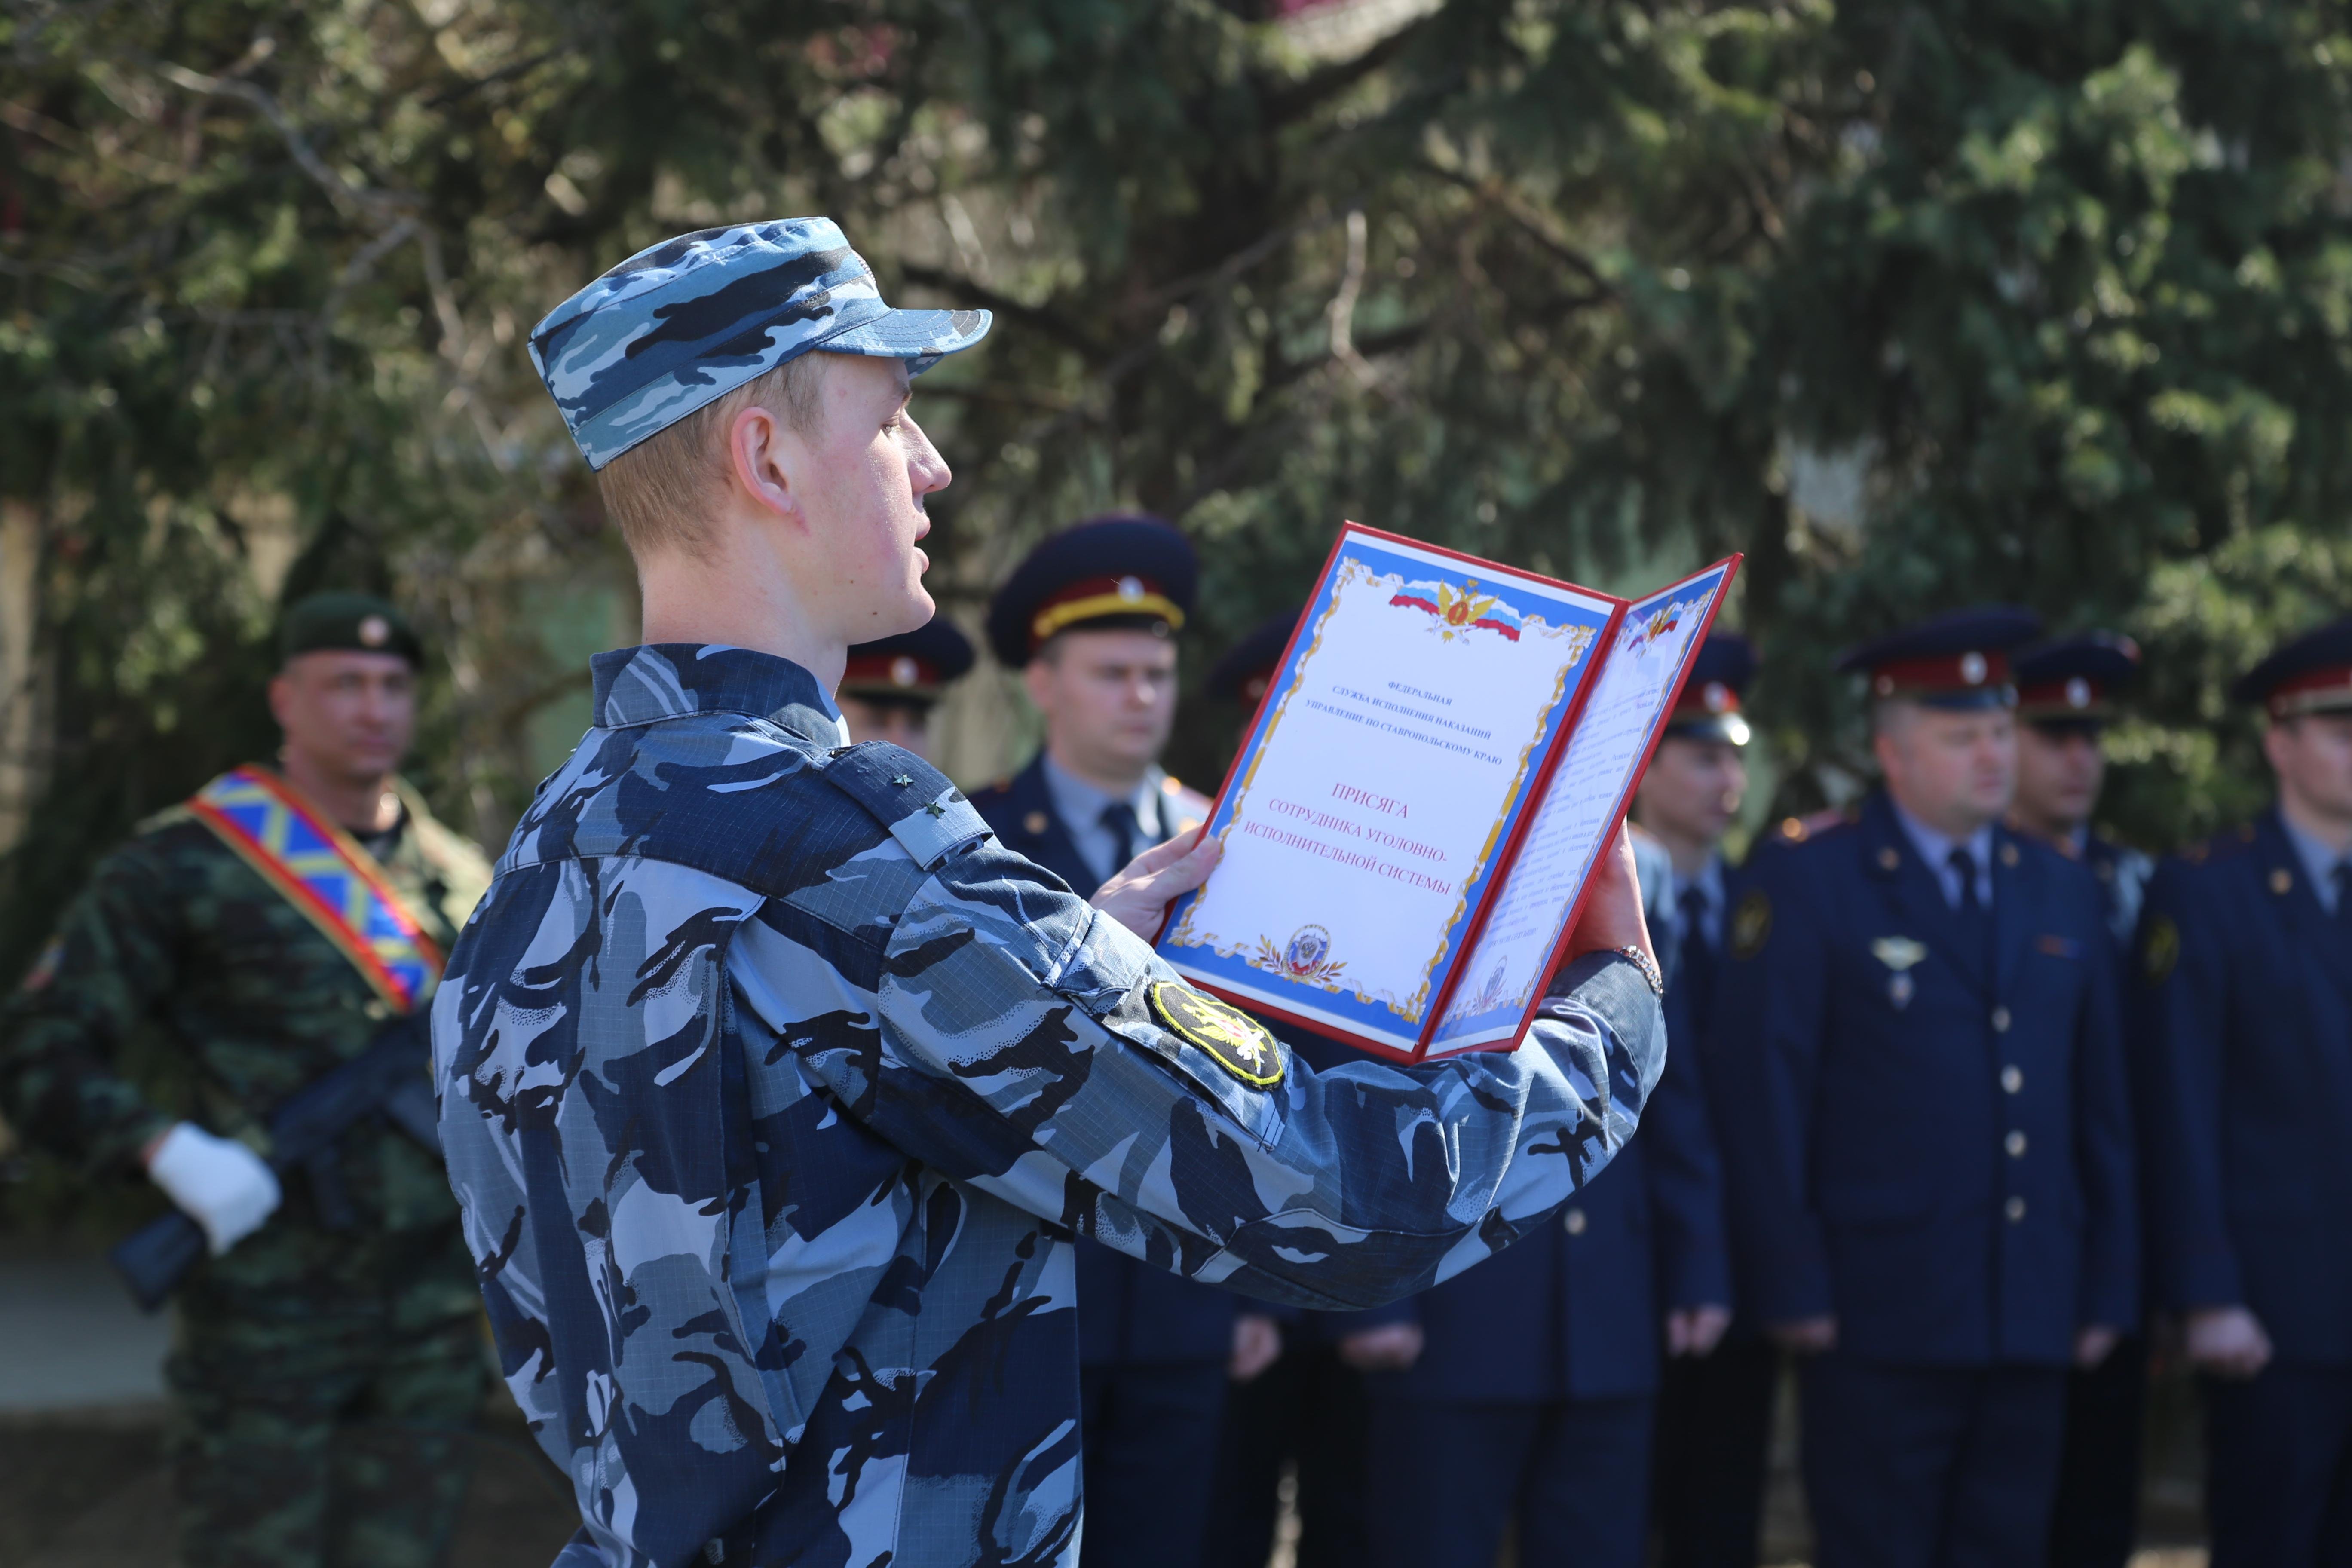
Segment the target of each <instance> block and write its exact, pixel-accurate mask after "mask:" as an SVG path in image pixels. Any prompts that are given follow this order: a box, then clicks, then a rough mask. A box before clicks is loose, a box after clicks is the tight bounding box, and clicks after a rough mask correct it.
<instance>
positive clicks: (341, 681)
mask: <svg viewBox="0 0 2352 1568" xmlns="http://www.w3.org/2000/svg"><path fill="white" fill-rule="evenodd" d="M269 711H270V714H271V716H272V717H274V718H275V719H277V721H278V729H279V730H281V731H284V732H285V736H286V746H287V749H288V750H289V751H290V752H299V754H300V755H301V756H303V757H304V758H305V759H307V760H308V761H309V762H310V764H311V765H312V766H313V767H315V768H317V769H318V770H319V771H320V772H321V773H326V774H327V775H328V776H329V777H331V778H340V779H345V780H348V781H350V782H352V783H353V784H366V783H369V782H371V781H373V780H376V779H380V778H382V777H383V776H384V775H385V774H386V773H391V772H392V771H393V770H394V768H397V767H398V766H399V765H400V759H401V758H403V757H404V756H406V755H407V754H408V742H410V740H412V739H413V738H414V737H415V733H416V672H415V670H413V669H411V668H409V667H408V661H407V660H406V659H404V658H401V657H400V656H399V655H397V654H389V653H359V652H355V651H346V650H343V649H341V648H329V649H321V650H320V651H319V652H316V653H298V654H296V655H295V656H294V657H293V658H289V659H288V660H287V661H286V668H284V669H282V670H280V671H278V675H277V677H276V678H275V679H272V680H271V681H270V683H269Z"/></svg>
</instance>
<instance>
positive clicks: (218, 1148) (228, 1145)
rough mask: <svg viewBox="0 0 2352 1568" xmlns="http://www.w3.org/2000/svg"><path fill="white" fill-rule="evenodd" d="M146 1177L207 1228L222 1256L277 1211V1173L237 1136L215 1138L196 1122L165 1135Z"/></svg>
mask: <svg viewBox="0 0 2352 1568" xmlns="http://www.w3.org/2000/svg"><path fill="white" fill-rule="evenodd" d="M147 1174H148V1177H149V1178H150V1179H151V1180H152V1181H153V1182H154V1184H156V1185H157V1186H159V1187H161V1188H163V1191H164V1192H166V1193H168V1194H171V1198H172V1201H173V1203H175V1204H177V1205H180V1209H181V1212H183V1213H184V1214H185V1215H187V1216H188V1217H189V1218H190V1219H192V1220H194V1221H195V1222H196V1223H197V1224H198V1225H200V1226H204V1227H205V1240H206V1241H207V1242H209V1243H211V1245H212V1254H213V1256H214V1257H215V1258H218V1257H219V1256H220V1255H221V1254H222V1253H224V1252H226V1251H227V1250H228V1249H229V1248H230V1247H235V1246H236V1244H237V1243H238V1242H240V1241H243V1240H244V1239H245V1238H246V1237H248V1236H251V1235H252V1234H253V1233H254V1232H255V1231H257V1230H259V1229H260V1228H261V1222H262V1221H263V1220H266V1219H268V1217H269V1216H270V1215H272V1214H274V1213H275V1212H277V1208H278V1198H279V1196H280V1194H279V1192H278V1173H276V1172H275V1171H272V1170H271V1169H270V1168H269V1166H268V1163H267V1162H266V1161H264V1160H263V1159H262V1157H261V1156H260V1155H258V1154H257V1153H255V1152H253V1151H252V1150H250V1149H248V1148H247V1147H246V1146H245V1145H244V1144H242V1143H240V1142H237V1141H236V1139H234V1138H215V1137H214V1136H213V1135H212V1134H211V1133H209V1132H207V1131H205V1130H204V1129H203V1128H201V1127H198V1126H197V1125H196V1124H195V1123H194V1122H192V1121H183V1122H181V1123H179V1124H178V1125H177V1126H175V1127H173V1129H172V1130H171V1131H169V1132H166V1133H165V1134H163V1142H161V1143H159V1144H157V1145H156V1146H155V1152H154V1153H153V1154H152V1156H150V1157H149V1159H148V1161H147Z"/></svg>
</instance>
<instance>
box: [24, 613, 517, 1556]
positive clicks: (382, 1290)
mask: <svg viewBox="0 0 2352 1568" xmlns="http://www.w3.org/2000/svg"><path fill="white" fill-rule="evenodd" d="M281 646H282V647H283V650H284V654H285V659H284V664H283V667H282V668H281V669H280V671H279V673H278V677H277V679H274V680H273V681H272V682H271V683H270V704H271V708H272V710H273V711H274V712H275V713H276V715H277V717H278V723H279V725H280V726H281V728H282V729H283V731H284V732H285V748H284V750H283V752H281V753H280V769H279V771H278V773H273V774H271V775H269V777H270V778H271V779H273V780H275V781H276V782H277V783H278V784H282V785H284V786H288V787H289V788H290V789H291V790H292V791H293V792H295V795H296V796H297V797H298V798H299V799H300V800H301V801H302V802H303V803H304V804H305V805H307V806H308V807H309V808H310V814H311V816H312V817H313V818H314V819H316V820H318V821H320V822H322V823H331V824H333V825H335V826H340V827H341V829H342V830H343V832H344V833H345V834H346V835H347V836H348V838H347V840H346V842H347V843H350V844H352V846H353V852H354V853H356V854H357V855H359V856H362V857H364V858H365V863H366V865H368V866H369V867H372V868H374V869H375V870H376V871H378V872H379V873H380V876H381V880H382V883H383V885H385V886H387V887H388V888H389V889H390V891H391V893H392V894H393V896H394V898H396V899H397V900H398V902H399V903H400V905H401V906H403V907H404V909H405V910H407V911H408V912H409V914H411V915H412V916H413V917H414V918H415V921H416V923H417V924H418V925H419V926H421V927H422V932H421V934H422V936H423V938H424V939H425V942H426V943H429V944H431V949H432V951H433V952H436V953H437V952H446V951H447V944H448V943H449V942H450V941H451V940H453V939H454V938H455V936H456V935H457V928H458V926H459V925H460V924H462V923H463V921H464V920H465V918H466V915H467V911H468V910H471V909H472V907H473V904H474V901H475V900H477V899H478V897H479V896H480V895H481V892H482V890H483V889H484V887H485V886H486V885H487V884H488V866H487V865H486V864H485V863H484V862H483V860H482V858H481V856H480V855H479V854H478V853H477V852H476V851H475V849H474V848H473V847H472V846H471V845H468V844H467V843H466V842H464V841H463V840H462V839H460V838H458V837H457V836H456V835H454V834H452V833H450V832H449V831H448V830H447V829H446V828H445V827H443V826H441V825H440V824H438V823H436V822H435V821H434V820H433V818H432V816H430V815H429V814H428V813H427V812H426V811H425V806H424V804H423V802H421V801H420V800H418V799H417V797H416V796H415V795H414V794H413V793H412V792H410V791H409V790H408V789H407V788H405V787H404V785H402V784H400V783H399V782H398V781H397V780H396V779H395V778H394V775H393V769H394V766H395V765H396V764H397V763H398V762H399V760H400V757H401V754H402V753H403V752H405V751H406V749H407V746H408V741H409V737H410V734H411V731H413V729H414V718H415V699H414V695H413V689H414V686H415V667H416V664H417V661H418V658H419V648H418V646H417V642H416V638H415V634H414V633H413V632H412V631H411V630H410V629H409V628H408V626H406V624H405V623H404V622H403V621H402V619H401V618H400V616H398V614H397V613H396V612H395V611H394V609H393V607H392V606H391V605H387V604H384V603H383V602H382V601H381V600H377V599H373V598H370V597H367V596H364V595H319V596H317V597H314V598H311V599H308V600H305V601H303V602H302V603H300V604H299V605H295V606H293V607H292V609H290V610H289V612H288V614H287V616H286V621H285V625H284V628H283V633H282V642H281ZM255 771H256V770H240V773H253V772H255ZM238 777H239V775H238V774H231V775H228V779H227V780H225V781H221V782H219V783H216V784H214V785H211V786H207V789H206V791H205V792H203V793H201V794H199V795H198V796H197V797H195V800H194V801H192V802H191V803H190V804H189V805H183V806H175V807H173V809H171V810H169V811H166V812H164V813H163V814H162V815H161V816H156V817H154V818H152V819H151V820H150V821H148V822H147V823H145V824H143V825H142V826H141V828H140V831H139V834H138V836H137V837H135V838H133V839H132V840H131V842H130V843H129V844H127V845H125V846H124V847H121V849H118V850H116V851H115V852H114V853H113V854H111V855H110V856H109V857H108V858H106V859H105V860H103V861H101V862H100V865H99V867H98V869H97V871H96V872H95V873H94V874H93V876H92V877H91V879H90V882H89V887H88V888H87V889H85V890H84V892H83V893H82V895H81V896H80V898H79V899H78V900H76V901H75V903H74V904H73V905H72V906H71V908H70V909H69V910H68V912H67V914H66V917H65V920H64V921H63V923H62V924H61V925H60V926H59V927H58V934H57V936H56V938H55V940H54V941H52V942H51V943H50V944H49V946H48V947H47V950H46V951H45V952H43V953H42V955H41V957H40V958H39V960H38V961H37V963H35V965H34V967H33V969H32V972H31V973H29V974H28V975H27V976H26V979H25V981H24V982H23V984H22V985H21V987H20V988H19V989H18V991H17V992H16V995H15V996H14V997H13V998H11V999H10V1000H9V1002H8V1003H7V1005H6V1007H5V1014H0V1112H5V1115H6V1117H7V1120H8V1121H9V1123H10V1125H12V1126H13V1127H14V1128H15V1129H16V1131H18V1133H19V1134H21V1135H22V1136H23V1138H24V1139H25V1140H26V1142H28V1143H31V1144H33V1145H35V1146H37V1147H40V1148H43V1149H46V1150H47V1151H49V1152H51V1153H53V1154H56V1155H58V1156H59V1157H60V1158H63V1159H66V1160H69V1161H73V1162H76V1163H79V1165H80V1166H81V1167H82V1168H83V1169H85V1170H87V1171H88V1172H89V1173H90V1174H91V1175H92V1176H94V1177H95V1176H99V1175H102V1174H109V1173H115V1172H125V1171H131V1170H138V1169H142V1168H143V1169H144V1171H145V1172H146V1173H147V1174H148V1175H149V1177H150V1178H151V1179H152V1180H153V1181H154V1182H155V1183H156V1184H157V1185H159V1186H161V1187H162V1188H163V1190H164V1191H165V1192H166V1193H167V1194H169V1195H170V1196H171V1197H172V1198H173V1201H174V1202H175V1203H176V1204H178V1205H179V1206H180V1207H181V1208H182V1209H183V1210H184V1212H185V1213H187V1214H188V1215H190V1217H192V1218H194V1220H195V1221H196V1222H197V1223H198V1224H199V1225H200V1226H202V1227H203V1228H204V1231H205V1237H206V1239H207V1241H208V1243H209V1246H210V1251H211V1253H212V1254H213V1256H212V1257H211V1258H208V1259H207V1260H206V1261H205V1262H203V1263H201V1264H199V1265H198V1266H197V1268H196V1269H195V1270H194V1273H192V1274H191V1275H190V1276H189V1277H188V1279H187V1280H186V1282H185V1283H184V1286H183V1287H182V1288H181V1289H180V1290H179V1292H178V1294H177V1296H176V1298H175V1303H176V1305H177V1307H178V1311H179V1321H178V1332H177V1334H176V1336H175V1340H174V1346H173V1353H172V1358H171V1362H170V1365H169V1368H168V1372H169V1378H170V1384H171V1390H172V1398H173V1417H174V1420H173V1455H174V1473H175V1482H176V1487H177V1489H178V1492H179V1501H180V1531H181V1562H182V1563H184V1565H185V1568H215V1565H218V1568H232V1565H233V1568H257V1565H268V1568H302V1565H308V1564H323V1563H369V1564H371V1565H381V1568H405V1565H406V1564H411V1563H415V1564H424V1563H433V1562H436V1561H437V1560H438V1559H439V1558H440V1556H441V1555H442V1554H443V1552H444V1550H445V1548H446V1543H447V1541H448V1537H449V1534H450V1531H451V1529H452V1526H453V1525H454V1523H455V1521H456V1517H457V1508H458V1505H459V1503H460V1501H461V1500H462V1498H463V1494H464V1491H465V1484H466V1472H465V1454H464V1434H465V1431H466V1429H467V1426H469V1425H470V1424H471V1422H472V1420H473V1416H474V1413H475V1410H476V1407H477V1406H478V1405H479V1403H480V1401H481V1397H482V1393H483V1390H484V1386H485V1382H484V1375H483V1374H484V1371H485V1367H484V1358H483V1355H482V1352H481V1340H480V1333H479V1329H478V1323H479V1317H478V1312H477V1310H476V1306H475V1300H474V1290H473V1282H472V1279H471V1270H470V1268H469V1267H468V1260H467V1256H466V1249H465V1246H464V1244H463V1242H462V1241H461V1239H460V1237H459V1235H458V1228H457V1205H455V1203H454V1202H453V1201H452V1200H451V1198H450V1195H449V1190H448V1183H447V1179H446V1176H445V1175H444V1173H443V1172H442V1170H441V1167H440V1163H439V1162H438V1161H437V1160H436V1158H435V1157H434V1156H433V1155H432V1154H431V1153H429V1152H425V1150H423V1149H421V1148H419V1147H417V1146H416V1145H415V1143H413V1142H410V1141H409V1140H407V1139H404V1138H403V1137H401V1136H399V1135H398V1134H397V1133H394V1132H393V1131H390V1130H389V1129H387V1128H383V1127H380V1126H376V1125H373V1124H370V1125H363V1126H361V1127H358V1128H355V1129H353V1130H352V1131H350V1132H349V1133H347V1134H346V1135H345V1136H344V1138H343V1139H342V1141H341V1144H340V1146H339V1148H338V1151H337V1155H336V1157H335V1159H334V1162H333V1170H332V1173H331V1178H330V1183H331V1185H333V1186H335V1187H337V1188H339V1189H340V1199H341V1202H340V1203H339V1202H338V1201H337V1196H338V1194H332V1193H329V1194H322V1193H321V1192H320V1191H319V1190H317V1188H316V1187H315V1186H314V1184H313V1183H312V1182H311V1181H310V1179H308V1178H307V1177H305V1176H297V1177H293V1178H289V1180H288V1181H287V1182H286V1183H285V1184H284V1185H283V1186H282V1187H281V1186H280V1184H279V1182H278V1178H277V1176H276V1175H274V1174H273V1173H272V1172H271V1170H270V1167H269V1166H268V1164H267V1163H265V1162H264V1160H263V1159H262V1158H261V1157H260V1156H259V1155H257V1153H256V1152H255V1151H256V1150H257V1149H260V1150H264V1151H266V1150H267V1149H268V1133H267V1131H266V1128H267V1124H268V1117H269V1114H270V1112H271V1111H272V1110H274V1109H275V1108H276V1107H278V1105H280V1104H281V1103H283V1102H284V1101H285V1100H287V1099H288V1097H289V1096H290V1095H293V1094H294V1093H296V1092H297V1091H299V1090H300V1089H303V1088H304V1087H305V1086H307V1085H309V1084H311V1083H313V1082H315V1081H316V1080H317V1079H320V1078H322V1077H323V1076H325V1075H326V1074H327V1073H329V1072H330V1071H331V1070H332V1069H333V1068H336V1067H337V1066H338V1065H340V1064H341V1063H343V1062H346V1061H349V1060H350V1059H352V1058H354V1057H356V1056H357V1055H359V1054H360V1053H361V1052H362V1051H363V1050H364V1049H365V1048H366V1047H368V1046H369V1044H370V1042H371V1041H372V1040H373V1038H374V1037H376V1035H377V1034H378V1031H379V1030H381V1029H382V1028H383V1026H384V1022H385V1020H386V1019H387V1018H388V1017H389V1016H391V1015H392V1014H393V1013H394V1011H395V1008H394V1005H393V1004H392V1003H391V1002H388V1001H387V1000H386V998H385V995H384V994H383V993H382V992H381V991H380V990H379V988H378V987H377V986H375V985H373V984H371V983H370V981H369V980H368V979H367V978H365V976H364V974H363V972H362V967H360V966H359V965H357V964H355V963H354V962H353V959H352V956H351V955H350V954H349V953H348V952H346V951H345V950H344V949H343V948H342V947H341V946H339V945H338V943H337V942H336V941H335V940H334V939H333V938H332V937H331V934H330V933H329V931H327V930H325V929H323V928H322V927H321V926H320V923H318V921H317V920H316V919H315V918H314V916H313V915H312V914H309V913H306V912H305V911H304V910H303V908H302V907H300V905H299V902H298V900H296V899H294V898H289V892H288V890H286V889H283V888H281V887H280V886H278V885H273V883H272V881H271V880H270V879H269V873H268V870H267V869H266V868H263V867H261V866H259V865H257V864H256V863H254V862H253V861H252V860H251V859H250V858H248V857H247V855H246V854H244V853H241V852H240V851H239V850H238V849H237V848H236V847H233V846H232V844H231V843H230V842H229V841H228V840H226V839H225V838H224V837H222V835H221V834H220V832H218V831H216V830H215V827H213V826H208V823H207V820H206V817H205V810H206V806H205V803H206V802H207V801H208V800H209V799H212V798H214V797H215V796H217V795H219V793H220V791H221V790H222V789H223V787H224V785H225V784H228V783H229V782H230V781H236V780H237V779H238ZM386 951H389V948H388V947H387V949H386ZM417 951H418V952H424V951H425V949H424V947H423V946H422V944H419V946H418V949H417ZM416 978H417V979H419V980H420V981H421V982H422V984H427V985H429V983H430V980H429V975H420V976H417V977H416ZM420 988H421V987H420ZM417 1071H418V1072H419V1074H422V1073H423V1072H424V1071H425V1052H424V1050H423V1048H422V1047H420V1048H419V1050H418V1055H417ZM334 1177H339V1178H340V1180H339V1181H336V1180H333V1179H332V1178H334ZM322 1198H323V1200H324V1201H323V1203H322ZM322 1208H323V1209H324V1210H325V1211H327V1212H323V1213H322ZM334 1220H340V1221H341V1222H342V1223H341V1226H340V1227H337V1226H333V1225H331V1224H330V1223H329V1222H330V1221H334Z"/></svg>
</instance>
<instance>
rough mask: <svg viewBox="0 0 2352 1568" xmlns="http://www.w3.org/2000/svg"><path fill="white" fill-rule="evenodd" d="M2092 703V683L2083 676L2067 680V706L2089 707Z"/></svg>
mask: <svg viewBox="0 0 2352 1568" xmlns="http://www.w3.org/2000/svg"><path fill="white" fill-rule="evenodd" d="M2090 705H2091V683H2090V682H2089V681H2087V680H2085V679H2083V678H2082V677H2081V676H2079V675H2078V676H2075V677H2074V679H2071V680H2069V681H2067V682H2066V706H2067V707H2069V708H2088V707H2089V706H2090Z"/></svg>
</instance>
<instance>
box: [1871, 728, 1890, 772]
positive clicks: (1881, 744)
mask: <svg viewBox="0 0 2352 1568" xmlns="http://www.w3.org/2000/svg"><path fill="white" fill-rule="evenodd" d="M1870 754H1871V755H1872V756H1874V757H1876V758H1877V759H1878V775H1879V777H1881V778H1889V779H1891V778H1893V777H1894V776H1895V737H1894V736H1892V735H1889V734H1888V733H1887V732H1886V731H1885V730H1881V731H1878V732H1877V733H1876V734H1874V735H1873V736H1871V737H1870Z"/></svg>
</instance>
